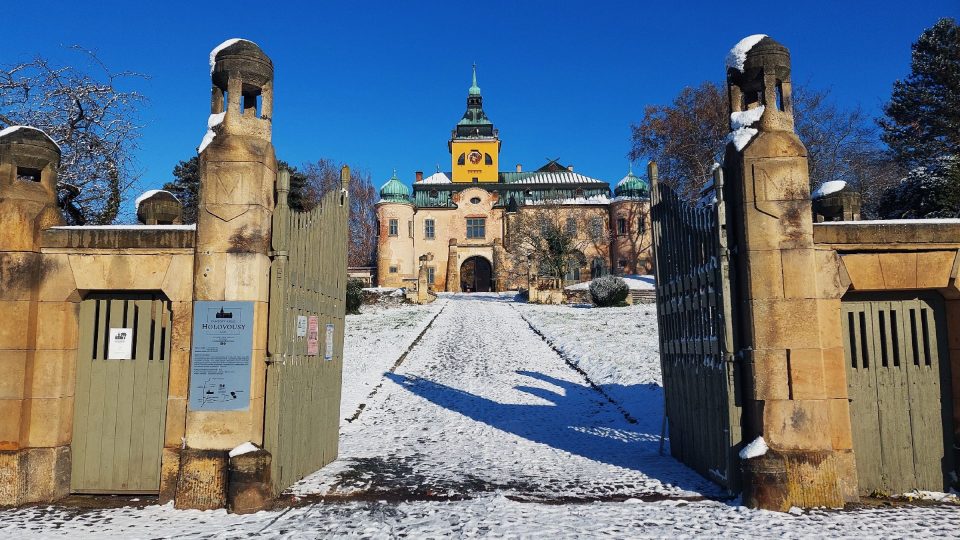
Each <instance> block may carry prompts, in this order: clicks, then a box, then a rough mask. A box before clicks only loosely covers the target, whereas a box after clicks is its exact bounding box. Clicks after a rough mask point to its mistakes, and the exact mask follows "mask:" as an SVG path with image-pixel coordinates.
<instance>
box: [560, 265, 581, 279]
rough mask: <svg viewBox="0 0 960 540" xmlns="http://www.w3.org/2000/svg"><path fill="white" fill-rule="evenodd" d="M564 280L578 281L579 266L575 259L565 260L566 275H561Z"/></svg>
mask: <svg viewBox="0 0 960 540" xmlns="http://www.w3.org/2000/svg"><path fill="white" fill-rule="evenodd" d="M563 278H564V279H565V280H566V281H580V266H578V265H577V261H575V260H569V261H567V275H566V276H564V277H563Z"/></svg>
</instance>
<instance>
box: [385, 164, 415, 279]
mask: <svg viewBox="0 0 960 540" xmlns="http://www.w3.org/2000/svg"><path fill="white" fill-rule="evenodd" d="M376 208H377V222H378V223H379V225H380V228H379V231H378V234H379V237H378V238H377V284H378V285H380V286H381V287H402V286H403V285H404V282H403V280H404V279H410V278H415V277H416V272H417V261H416V260H415V256H414V248H413V235H412V230H413V229H412V228H413V213H414V208H413V203H412V201H411V200H410V188H409V187H407V186H406V184H404V183H403V182H401V181H400V179H399V178H397V171H393V176H391V177H390V179H389V180H387V182H386V183H385V184H383V186H382V187H381V188H380V200H379V201H377V204H376Z"/></svg>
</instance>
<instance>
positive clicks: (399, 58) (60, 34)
mask: <svg viewBox="0 0 960 540" xmlns="http://www.w3.org/2000/svg"><path fill="white" fill-rule="evenodd" d="M674 4H676V5H680V6H682V7H676V6H675V5H674ZM4 12H5V16H4V19H5V20H7V21H17V22H16V24H6V25H4V30H3V34H4V35H3V47H2V53H0V63H3V64H9V63H13V62H15V61H17V60H20V59H24V58H27V57H30V56H33V55H36V54H41V55H44V56H48V57H52V58H54V59H62V60H70V59H76V56H74V55H73V53H69V52H67V51H66V50H65V47H66V46H68V45H73V44H78V45H81V46H83V47H86V48H89V49H93V50H95V51H97V53H98V54H99V56H100V58H101V60H102V61H104V62H105V63H106V64H107V65H108V66H110V67H111V68H112V69H113V70H115V71H121V70H135V71H140V72H143V73H146V74H148V75H150V77H151V78H150V79H149V80H148V81H145V82H142V83H138V89H140V90H142V91H143V92H144V93H145V94H146V95H147V96H148V98H149V103H148V106H147V108H146V109H145V110H144V112H143V115H142V121H143V123H144V125H145V127H144V130H143V138H142V139H141V141H140V145H141V150H140V151H139V153H138V158H139V167H140V168H141V170H142V172H143V177H142V181H141V186H139V187H141V188H143V189H148V188H152V187H157V186H158V185H160V184H162V183H163V182H165V181H167V180H169V179H170V176H171V174H170V172H171V170H172V169H173V166H174V165H175V164H176V163H177V162H178V161H179V160H182V159H188V158H190V157H191V156H192V155H194V154H195V149H196V146H197V145H198V144H199V142H200V140H201V138H202V137H203V134H204V131H205V130H206V118H207V115H208V113H209V103H210V97H209V96H210V90H209V88H210V83H209V66H208V55H209V51H210V49H212V48H213V47H215V46H216V45H217V44H219V43H220V42H222V41H223V40H225V39H227V38H232V37H243V38H247V39H250V40H252V41H255V42H257V43H258V44H259V45H260V46H261V47H262V48H263V50H264V51H265V52H266V53H267V54H268V55H269V56H270V57H271V58H272V59H273V62H274V66H275V70H276V81H275V85H276V86H275V88H276V90H275V95H276V97H275V109H274V145H275V146H276V148H277V156H278V157H279V158H281V159H285V160H287V161H289V162H291V163H294V164H299V163H301V162H304V161H312V160H316V159H318V158H320V157H330V158H333V159H337V160H342V161H347V162H350V163H353V164H356V165H359V166H361V167H363V168H366V169H367V170H369V171H370V172H371V173H372V175H373V178H374V181H375V183H377V185H378V186H379V185H380V184H382V183H383V182H385V181H386V179H387V178H389V176H390V174H391V172H392V170H393V169H394V168H396V169H397V172H398V174H399V175H400V177H401V178H402V179H403V180H404V181H406V182H408V183H409V182H410V181H411V180H412V178H413V175H414V171H417V170H424V171H426V172H427V173H429V172H432V171H433V170H435V168H436V166H437V165H438V164H439V166H440V168H441V169H442V170H449V168H450V156H449V154H448V153H447V148H446V141H447V139H448V138H449V135H450V130H451V129H452V128H453V126H454V124H455V123H456V121H457V120H458V119H459V118H460V116H461V115H462V114H463V111H464V108H465V103H466V95H467V88H468V86H469V84H470V66H471V64H472V63H473V62H476V63H477V66H478V68H477V69H478V75H479V85H480V87H481V88H482V89H483V96H484V109H485V110H486V112H487V114H488V116H489V117H490V118H491V119H492V120H493V122H494V124H495V125H496V126H497V127H498V128H499V130H500V137H501V139H502V141H503V148H502V153H501V169H503V170H509V169H512V167H513V166H514V165H515V164H516V163H522V164H523V165H524V167H525V168H532V167H537V166H540V165H542V164H543V162H545V160H546V159H547V158H560V160H561V162H563V163H564V164H572V165H574V166H575V168H576V170H577V171H578V172H582V173H584V174H588V175H590V176H595V177H598V178H601V179H604V180H608V181H616V180H618V179H619V178H620V177H622V176H623V174H624V173H625V171H626V167H627V158H626V154H627V152H628V150H629V147H630V124H631V122H636V121H638V120H639V119H640V118H641V117H642V115H643V108H644V106H645V105H647V104H662V103H668V102H669V101H670V100H671V99H672V98H673V97H674V96H675V95H676V94H677V92H678V91H679V90H680V89H681V88H683V87H684V86H686V85H695V84H698V83H699V82H701V81H704V80H708V79H710V80H715V81H720V80H722V78H723V76H724V64H723V60H724V56H725V55H726V52H727V50H729V48H730V47H731V46H732V45H734V44H735V43H736V42H737V41H738V40H739V39H740V38H742V37H744V36H746V35H749V34H754V33H765V34H769V35H770V36H772V37H774V38H775V39H777V40H778V41H780V42H781V43H783V44H785V45H786V46H787V47H789V48H790V49H791V53H792V58H793V78H794V81H798V82H806V83H809V84H811V85H813V86H816V87H821V88H829V89H831V90H832V94H833V97H834V99H836V100H837V101H838V102H839V103H840V104H842V105H845V106H856V105H861V106H863V107H864V108H865V109H866V110H867V111H868V112H870V113H871V114H875V115H876V114H879V113H880V109H881V107H882V105H883V103H884V102H885V101H886V100H887V99H888V98H889V95H890V89H891V85H892V83H893V81H894V80H896V79H897V78H901V77H903V76H905V75H906V74H907V72H908V70H909V61H910V44H911V43H912V42H913V41H914V40H915V39H916V38H917V36H918V35H919V34H920V33H921V32H922V31H923V29H924V28H927V27H929V26H931V25H933V23H934V22H935V21H936V20H937V19H938V18H939V17H942V16H953V17H960V2H957V1H956V0H951V1H921V2H911V3H909V5H907V4H904V3H903V2H899V1H890V0H877V1H873V2H866V1H864V2H859V1H858V2H802V1H800V2H798V1H793V2H756V1H754V2H743V3H740V2H692V1H691V2H683V3H680V2H676V3H675V2H655V3H648V2H640V1H635V2H603V1H596V0H594V1H591V2H564V1H554V2H541V1H526V2H517V1H515V2H506V1H504V2H501V1H490V2H470V3H461V2H427V1H422V2H389V3H388V2H303V3H296V2H247V1H233V2H217V3H210V4H207V3H204V2H179V1H175V0H171V1H167V2H159V3H158V2H150V3H136V2H129V1H125V2H112V1H103V2H96V3H89V5H86V6H84V5H83V3H80V2H70V3H63V2H45V1H14V2H7V3H6V4H5V6H4ZM30 21H36V24H31V22H30ZM636 168H637V169H640V168H642V165H638V166H637V167H636ZM135 196H136V193H133V194H131V197H130V200H132V198H133V197H135ZM128 204H130V203H128Z"/></svg>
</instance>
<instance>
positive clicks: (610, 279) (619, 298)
mask: <svg viewBox="0 0 960 540" xmlns="http://www.w3.org/2000/svg"><path fill="white" fill-rule="evenodd" d="M628 294H630V288H629V287H627V282H626V281H624V280H623V278H621V277H618V276H600V277H598V278H597V279H595V280H593V281H591V282H590V299H591V300H593V304H594V305H595V306H597V307H611V306H622V305H624V304H625V303H626V300H627V295H628Z"/></svg>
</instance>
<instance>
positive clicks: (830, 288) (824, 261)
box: [814, 249, 850, 299]
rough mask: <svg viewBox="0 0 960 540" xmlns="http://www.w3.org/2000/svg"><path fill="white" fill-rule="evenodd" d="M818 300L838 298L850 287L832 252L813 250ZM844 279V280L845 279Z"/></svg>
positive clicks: (836, 257)
mask: <svg viewBox="0 0 960 540" xmlns="http://www.w3.org/2000/svg"><path fill="white" fill-rule="evenodd" d="M814 264H815V265H816V266H815V268H816V276H817V297H818V298H838V299H839V298H840V297H842V296H843V295H844V293H846V292H847V288H848V287H849V286H850V283H849V277H847V271H846V269H845V268H844V267H843V265H842V263H841V262H840V258H839V257H838V256H837V254H836V252H835V251H833V250H820V249H818V250H815V251H814ZM845 278H846V279H845Z"/></svg>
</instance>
